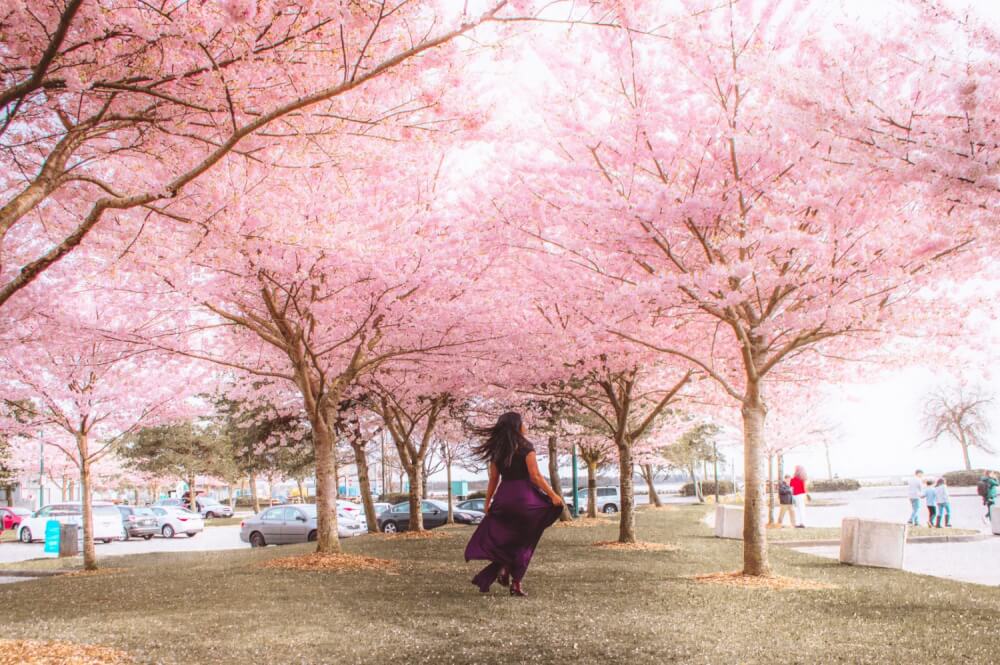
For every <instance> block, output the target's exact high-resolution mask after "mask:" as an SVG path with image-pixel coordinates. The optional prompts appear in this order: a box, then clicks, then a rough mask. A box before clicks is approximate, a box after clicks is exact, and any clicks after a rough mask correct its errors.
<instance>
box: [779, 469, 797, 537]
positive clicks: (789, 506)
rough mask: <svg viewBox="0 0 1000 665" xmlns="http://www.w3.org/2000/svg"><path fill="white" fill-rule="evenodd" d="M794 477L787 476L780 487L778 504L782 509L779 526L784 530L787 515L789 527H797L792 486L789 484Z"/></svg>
mask: <svg viewBox="0 0 1000 665" xmlns="http://www.w3.org/2000/svg"><path fill="white" fill-rule="evenodd" d="M791 479H792V477H791V476H789V475H787V474H786V475H785V477H784V478H782V479H781V484H780V485H778V503H779V504H780V505H781V509H780V510H779V511H778V526H779V527H781V528H784V526H785V515H786V514H787V515H788V526H791V527H794V526H795V505H794V504H793V499H792V496H793V495H792V486H791V485H790V484H789V483H788V481H789V480H791Z"/></svg>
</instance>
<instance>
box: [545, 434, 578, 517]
mask: <svg viewBox="0 0 1000 665" xmlns="http://www.w3.org/2000/svg"><path fill="white" fill-rule="evenodd" d="M557 443H558V439H556V437H555V435H552V436H550V437H549V484H550V485H552V491H553V492H555V493H556V494H558V495H559V496H562V495H563V491H562V481H561V480H559V455H558V453H557V452H556V444H557ZM572 520H573V516H572V515H570V514H569V505H568V504H567V503H566V502H565V501H564V502H563V509H562V513H560V514H559V521H560V522H570V521H572Z"/></svg>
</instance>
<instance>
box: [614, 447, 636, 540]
mask: <svg viewBox="0 0 1000 665" xmlns="http://www.w3.org/2000/svg"><path fill="white" fill-rule="evenodd" d="M618 474H619V479H618V482H619V485H620V487H621V500H622V505H620V506H618V509H619V510H620V511H621V513H620V514H619V520H618V542H619V543H634V542H636V539H635V489H634V487H633V484H632V446H631V445H630V442H628V441H619V442H618Z"/></svg>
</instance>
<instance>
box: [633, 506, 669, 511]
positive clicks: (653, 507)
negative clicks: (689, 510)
mask: <svg viewBox="0 0 1000 665" xmlns="http://www.w3.org/2000/svg"><path fill="white" fill-rule="evenodd" d="M639 510H643V511H647V510H679V509H678V508H677V506H642V507H641V508H640V509H639Z"/></svg>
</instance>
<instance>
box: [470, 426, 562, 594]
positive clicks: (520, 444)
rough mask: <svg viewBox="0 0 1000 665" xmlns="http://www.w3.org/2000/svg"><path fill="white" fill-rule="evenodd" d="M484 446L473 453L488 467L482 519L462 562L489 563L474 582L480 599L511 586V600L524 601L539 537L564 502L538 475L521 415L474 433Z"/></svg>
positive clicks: (479, 446) (533, 451)
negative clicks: (523, 584) (493, 589)
mask: <svg viewBox="0 0 1000 665" xmlns="http://www.w3.org/2000/svg"><path fill="white" fill-rule="evenodd" d="M474 432H475V434H477V435H478V436H481V437H483V438H484V441H483V442H482V443H481V444H479V445H478V446H476V447H475V448H474V449H473V452H474V453H475V454H476V456H477V457H479V458H480V459H481V460H483V461H484V462H488V463H489V467H490V480H489V484H488V485H487V487H486V504H485V506H484V511H485V512H486V516H485V517H484V518H483V521H482V522H480V523H479V526H478V527H476V531H475V533H473V534H472V538H470V539H469V544H468V545H466V547H465V560H466V561H472V560H474V559H478V560H485V561H489V562H490V563H489V565H488V566H486V567H485V568H483V569H482V570H481V571H479V573H478V574H477V575H476V576H475V577H474V578H472V583H473V584H475V585H476V586H477V587H479V590H480V591H481V592H482V593H488V592H489V590H490V587H491V586H493V583H494V582H499V583H500V584H501V585H502V586H507V585H508V584H509V585H510V595H512V596H527V595H528V594H526V593H525V592H524V589H522V588H521V581H522V580H523V579H524V575H525V573H526V572H527V570H528V564H529V563H531V557H532V555H533V554H534V553H535V548H536V547H537V546H538V541H539V539H541V537H542V532H544V531H545V529H546V528H548V527H549V526H551V525H552V523H553V522H555V521H556V520H557V519H558V518H559V515H560V513H562V505H563V501H562V497H560V496H559V495H558V494H556V493H555V492H554V491H553V490H552V487H550V486H549V484H548V482H546V480H545V478H543V477H542V474H541V472H539V470H538V460H537V458H536V456H535V448H534V446H532V445H531V442H529V441H528V439H527V438H525V433H526V430H525V427H524V422H523V421H522V419H521V414H519V413H515V412H513V411H512V412H509V413H505V414H503V415H502V416H500V418H499V419H498V420H497V423H496V425H494V426H493V427H484V428H476V429H475V430H474Z"/></svg>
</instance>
